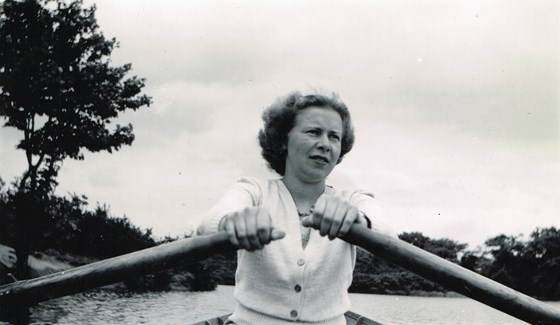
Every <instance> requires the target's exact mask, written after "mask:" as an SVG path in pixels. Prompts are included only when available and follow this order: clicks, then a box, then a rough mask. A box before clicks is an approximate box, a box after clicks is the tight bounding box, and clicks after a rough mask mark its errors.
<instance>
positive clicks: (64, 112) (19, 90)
mask: <svg viewBox="0 0 560 325" xmlns="http://www.w3.org/2000/svg"><path fill="white" fill-rule="evenodd" d="M1 6H2V9H1V10H0V117H2V118H3V119H4V120H5V121H6V122H5V126H6V127H14V128H16V129H18V130H20V131H22V133H23V139H22V140H21V141H20V142H19V144H18V146H17V148H18V149H21V150H23V151H24V152H25V156H26V158H27V169H26V170H25V172H24V173H23V176H22V177H21V179H19V181H18V193H19V195H20V196H21V197H20V198H19V199H18V200H16V201H17V202H19V203H18V207H19V210H18V211H19V212H18V224H19V226H18V229H19V233H18V236H20V239H21V237H29V236H33V231H32V226H33V224H34V223H35V222H37V219H38V218H40V215H41V210H42V209H43V208H42V207H41V205H40V203H41V202H44V201H45V198H46V197H47V196H48V195H50V194H52V192H53V191H54V189H55V186H56V185H57V183H56V177H57V174H58V171H59V168H60V164H61V162H62V161H63V160H64V159H66V158H72V159H79V160H81V159H84V154H83V151H84V150H89V151H91V152H98V151H108V152H112V151H113V150H118V149H119V148H120V147H121V146H122V145H130V144H131V143H132V141H133V140H134V134H133V129H132V125H131V124H128V125H125V126H121V125H119V124H116V125H114V121H113V120H114V119H116V118H117V117H118V115H119V113H121V112H123V111H125V110H127V109H131V110H136V109H138V108H140V107H142V106H145V105H149V104H150V98H149V97H148V96H146V95H144V94H141V90H142V88H143V87H144V82H145V80H144V79H142V78H137V77H136V76H133V77H130V78H126V75H127V73H128V72H129V71H130V69H131V65H130V64H126V65H123V66H116V67H113V66H112V65H111V60H110V59H109V55H110V54H111V52H112V51H113V49H114V48H115V47H117V46H118V44H117V42H116V40H115V39H114V38H113V39H106V38H105V37H104V36H103V34H102V33H101V32H100V31H99V26H98V25H97V22H96V19H95V6H93V7H91V8H82V1H81V0H73V1H64V0H24V1H14V0H6V1H4V2H3V3H2V5H1ZM111 129H112V130H111ZM32 239H33V238H32V237H31V238H23V239H21V241H22V242H23V243H20V245H19V246H20V247H18V248H19V250H18V254H22V255H21V256H18V260H20V261H21V262H23V263H25V262H26V261H27V254H28V250H29V246H27V247H26V245H28V244H26V243H29V242H30V241H31V240H32ZM22 250H23V251H22ZM24 267H25V265H19V269H20V271H22V268H24Z"/></svg>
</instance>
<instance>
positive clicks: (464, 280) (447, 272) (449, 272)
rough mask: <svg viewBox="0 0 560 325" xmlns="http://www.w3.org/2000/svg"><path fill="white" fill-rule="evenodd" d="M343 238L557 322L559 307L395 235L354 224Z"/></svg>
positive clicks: (489, 300) (477, 295) (495, 302)
mask: <svg viewBox="0 0 560 325" xmlns="http://www.w3.org/2000/svg"><path fill="white" fill-rule="evenodd" d="M344 240H346V241H348V242H349V243H352V244H354V245H357V246H360V247H362V248H364V249H366V250H368V251H369V252H371V253H373V254H375V255H377V256H378V257H380V258H383V259H384V260H386V261H389V262H392V263H394V264H396V265H398V266H401V267H403V268H405V269H407V270H409V271H412V272H414V273H416V274H418V275H420V276H422V277H424V278H426V279H428V280H431V281H434V282H436V283H439V284H441V285H443V286H445V287H447V288H449V289H451V290H454V291H456V292H459V293H461V294H463V295H465V296H467V297H470V298H472V299H475V300H477V301H479V302H482V303H484V304H486V305H488V306H490V307H493V308H496V309H498V310H500V311H502V312H504V313H507V314H509V315H511V316H514V317H516V318H519V319H521V320H524V321H526V322H529V323H531V324H560V311H559V310H557V309H555V308H554V307H552V306H550V305H547V304H545V303H543V302H541V301H539V300H536V299H533V298H531V297H529V296H527V295H524V294H522V293H520V292H517V291H515V290H513V289H511V288H508V287H506V286H504V285H502V284H500V283H498V282H495V281H493V280H490V279H488V278H486V277H483V276H481V275H479V274H477V273H475V272H472V271H470V270H468V269H465V268H463V267H461V266H459V265H457V264H454V263H452V262H450V261H447V260H445V259H443V258H441V257H439V256H437V255H434V254H432V253H429V252H427V251H424V250H422V249H420V248H418V247H416V246H414V245H411V244H409V243H407V242H404V241H402V240H399V239H397V238H393V237H390V236H387V235H384V234H378V233H372V232H371V231H370V230H368V229H366V228H364V227H360V226H356V225H355V226H353V227H352V230H351V231H350V232H349V233H348V234H347V235H346V237H345V238H344Z"/></svg>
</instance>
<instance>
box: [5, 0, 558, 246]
mask: <svg viewBox="0 0 560 325" xmlns="http://www.w3.org/2000/svg"><path fill="white" fill-rule="evenodd" d="M91 3H96V5H97V20H98V23H99V25H100V29H101V30H102V31H103V33H104V34H105V36H106V37H115V38H117V40H118V41H119V43H120V48H118V49H117V50H115V51H114V52H113V55H112V60H113V63H114V64H115V65H121V64H124V63H129V62H130V63H132V67H133V71H132V74H134V75H138V76H141V77H144V78H146V79H147V83H146V87H145V93H147V94H148V95H150V96H152V98H153V105H152V106H150V107H149V108H143V109H141V110H139V111H137V112H132V113H127V114H124V115H123V116H121V117H120V118H119V121H118V122H119V123H120V124H126V123H128V122H131V123H132V124H133V125H134V131H135V134H136V140H135V142H134V143H133V145H132V146H130V147H126V148H123V149H121V150H120V151H118V152H116V153H113V154H108V153H96V154H92V153H86V155H85V160H84V161H70V160H67V161H65V162H64V165H63V167H62V169H61V172H60V177H59V182H60V185H59V187H58V189H57V192H58V193H59V194H65V193H69V192H70V193H78V194H85V195H87V196H88V198H89V202H90V208H91V209H93V208H94V207H95V205H96V203H97V202H99V203H100V204H107V205H108V206H109V207H110V211H111V213H112V214H113V215H116V216H123V215H126V216H127V217H128V218H130V219H131V220H132V222H133V223H134V224H136V225H138V226H140V227H141V228H152V229H153V231H154V233H155V235H157V236H165V235H171V236H181V235H183V234H185V233H188V232H190V230H191V229H193V225H194V224H196V222H197V221H198V219H199V217H200V216H201V215H202V214H203V213H204V211H206V210H207V209H209V208H210V207H211V206H212V204H213V203H215V202H216V200H217V199H218V198H219V197H220V195H221V194H222V193H223V191H224V190H225V188H227V187H228V186H230V185H231V184H232V183H233V182H235V180H236V179H237V178H238V177H240V176H256V177H275V175H274V174H272V173H270V172H268V171H267V168H266V165H265V164H264V162H263V160H262V158H261V157H260V150H259V148H258V144H257V141H256V135H257V132H258V130H259V128H260V127H261V120H260V115H261V112H262V110H263V108H264V107H266V106H267V105H269V104H270V103H272V101H273V100H274V99H275V98H276V97H278V96H281V95H285V94H287V93H288V92H290V91H292V90H301V91H302V92H310V91H313V90H314V89H323V90H327V91H335V92H337V93H338V94H339V95H340V96H341V98H342V99H343V100H344V101H345V102H346V104H347V105H348V107H349V109H350V111H351V113H352V117H353V120H354V124H355V126H356V136H357V141H356V144H355V147H354V149H353V150H352V151H351V152H350V153H349V154H348V155H347V157H346V158H345V160H344V161H343V162H342V163H341V164H340V165H339V166H337V167H336V168H335V171H334V172H333V174H331V176H330V178H329V181H328V183H330V184H331V185H333V186H335V187H339V188H349V187H350V188H362V189H366V190H369V191H371V192H373V193H375V195H376V196H377V198H378V201H379V204H380V205H381V206H382V207H383V209H384V210H385V213H386V215H387V217H388V219H389V220H390V222H391V223H392V225H393V227H394V228H395V230H396V231H397V232H399V233H400V232H403V231H420V232H422V233H424V234H425V235H427V236H430V237H432V238H441V237H447V238H451V239H454V240H458V241H459V242H465V243H469V244H470V247H471V248H474V247H475V246H476V245H480V244H482V243H483V242H484V240H486V239H488V238H489V237H492V236H495V235H498V234H502V233H504V234H507V235H518V234H521V233H523V234H525V235H528V234H529V233H530V232H531V231H533V230H534V229H535V228H536V227H550V226H555V227H559V226H560V199H559V198H560V127H559V124H560V42H559V40H560V2H558V1H538V2H533V1H511V0H508V1H463V2H461V1H421V2H420V1H393V0H391V1H276V2H273V1H266V2H265V1H139V0H130V1H123V0H119V1H110V0H107V1H86V4H91ZM0 137H1V140H0V157H1V158H0V159H1V160H0V164H1V168H0V169H1V171H0V176H1V177H2V178H3V179H4V181H12V180H13V179H14V177H15V176H18V175H21V174H22V173H23V171H24V170H25V159H24V153H23V152H22V151H18V150H15V145H16V144H17V142H18V140H19V139H20V138H21V134H19V133H17V132H16V131H14V130H10V129H7V128H1V129H0Z"/></svg>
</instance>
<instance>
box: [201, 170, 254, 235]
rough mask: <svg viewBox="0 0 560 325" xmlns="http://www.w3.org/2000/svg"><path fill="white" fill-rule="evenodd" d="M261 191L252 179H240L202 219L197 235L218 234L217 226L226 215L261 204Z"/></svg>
mask: <svg viewBox="0 0 560 325" xmlns="http://www.w3.org/2000/svg"><path fill="white" fill-rule="evenodd" d="M261 193H262V189H261V187H260V185H259V182H258V181H257V180H256V179H253V178H240V179H239V180H238V181H237V182H236V183H235V184H234V185H233V186H232V187H230V188H229V189H228V190H227V191H226V192H225V193H224V195H223V196H222V197H221V198H220V200H219V201H218V203H216V205H214V206H213V207H212V208H211V209H210V210H208V212H207V213H206V214H205V215H204V217H203V218H202V221H201V222H200V224H199V225H198V228H197V234H198V235H207V234H211V233H215V232H218V225H219V224H220V221H221V220H222V218H223V217H224V216H226V215H227V214H228V213H231V212H235V211H239V210H242V209H244V208H248V207H252V206H258V205H260V204H261V202H260V201H261V196H262V195H261Z"/></svg>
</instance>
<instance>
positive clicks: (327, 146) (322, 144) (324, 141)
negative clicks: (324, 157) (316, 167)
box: [317, 136, 331, 152]
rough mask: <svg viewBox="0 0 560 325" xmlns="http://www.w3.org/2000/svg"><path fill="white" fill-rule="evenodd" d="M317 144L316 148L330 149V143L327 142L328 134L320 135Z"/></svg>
mask: <svg viewBox="0 0 560 325" xmlns="http://www.w3.org/2000/svg"><path fill="white" fill-rule="evenodd" d="M318 141H319V142H318V144H317V148H319V149H321V150H323V151H325V152H329V151H331V143H330V142H329V137H328V136H321V137H319V140H318Z"/></svg>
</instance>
